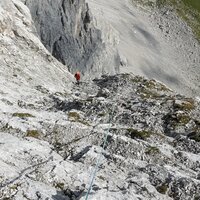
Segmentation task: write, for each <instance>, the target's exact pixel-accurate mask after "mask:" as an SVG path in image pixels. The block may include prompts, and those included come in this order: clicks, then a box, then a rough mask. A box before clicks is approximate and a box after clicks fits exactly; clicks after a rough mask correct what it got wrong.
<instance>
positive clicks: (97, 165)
mask: <svg viewBox="0 0 200 200" xmlns="http://www.w3.org/2000/svg"><path fill="white" fill-rule="evenodd" d="M112 114H113V109H112V112H111V115H110V119H109V124H110V126H109V128H108V129H107V131H106V132H105V134H104V142H103V147H102V149H101V152H100V154H99V157H98V158H97V162H96V165H95V168H94V171H93V172H92V173H91V180H90V186H89V188H88V191H87V194H86V198H85V200H88V198H89V194H90V191H91V189H92V185H93V182H94V179H95V177H96V173H97V171H98V169H99V166H100V163H101V162H100V161H101V156H102V154H103V151H104V149H105V146H106V143H107V139H108V134H109V131H110V128H111V126H112V125H111V123H110V122H111V117H112Z"/></svg>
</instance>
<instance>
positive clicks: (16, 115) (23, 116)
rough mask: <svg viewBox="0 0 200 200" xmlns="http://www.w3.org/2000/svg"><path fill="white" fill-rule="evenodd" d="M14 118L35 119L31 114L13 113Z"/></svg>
mask: <svg viewBox="0 0 200 200" xmlns="http://www.w3.org/2000/svg"><path fill="white" fill-rule="evenodd" d="M12 116H13V117H19V118H28V117H35V116H33V115H31V114H29V113H13V115H12Z"/></svg>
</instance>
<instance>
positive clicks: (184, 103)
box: [174, 98, 195, 111]
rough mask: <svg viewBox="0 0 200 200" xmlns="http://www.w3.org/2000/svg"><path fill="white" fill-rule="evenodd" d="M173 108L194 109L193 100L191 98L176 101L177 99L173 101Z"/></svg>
mask: <svg viewBox="0 0 200 200" xmlns="http://www.w3.org/2000/svg"><path fill="white" fill-rule="evenodd" d="M174 108H175V109H178V110H183V111H190V110H193V109H195V102H194V100H193V99H190V98H188V99H185V100H184V101H181V102H179V103H177V101H175V102H174Z"/></svg>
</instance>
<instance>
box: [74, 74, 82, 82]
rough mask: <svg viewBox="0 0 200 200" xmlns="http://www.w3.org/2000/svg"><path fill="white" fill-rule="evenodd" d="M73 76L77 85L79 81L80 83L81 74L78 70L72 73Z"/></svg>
mask: <svg viewBox="0 0 200 200" xmlns="http://www.w3.org/2000/svg"><path fill="white" fill-rule="evenodd" d="M74 77H75V78H76V81H77V82H76V83H77V84H78V85H79V83H80V79H81V74H80V72H79V71H78V72H76V74H75V75H74Z"/></svg>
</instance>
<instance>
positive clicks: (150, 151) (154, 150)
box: [145, 146, 160, 155]
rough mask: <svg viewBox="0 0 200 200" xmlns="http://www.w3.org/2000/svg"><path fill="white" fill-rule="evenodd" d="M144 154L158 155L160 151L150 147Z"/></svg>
mask: <svg viewBox="0 0 200 200" xmlns="http://www.w3.org/2000/svg"><path fill="white" fill-rule="evenodd" d="M145 153H146V154H148V155H155V154H158V153H160V150H159V149H158V148H157V147H153V146H150V147H148V148H147V149H146V151H145Z"/></svg>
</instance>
